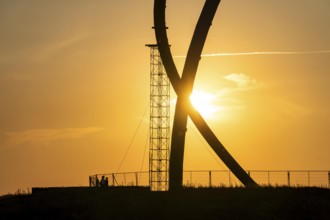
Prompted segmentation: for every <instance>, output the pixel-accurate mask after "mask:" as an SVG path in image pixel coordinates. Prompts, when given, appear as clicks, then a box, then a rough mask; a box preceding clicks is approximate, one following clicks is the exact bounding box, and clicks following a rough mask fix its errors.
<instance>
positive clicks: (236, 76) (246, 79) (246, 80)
mask: <svg viewBox="0 0 330 220" xmlns="http://www.w3.org/2000/svg"><path fill="white" fill-rule="evenodd" d="M223 78H224V79H226V80H229V81H232V82H234V83H236V84H237V85H238V87H248V86H254V85H256V84H257V80H255V79H252V78H251V77H250V76H247V75H245V74H243V73H231V74H229V75H226V76H224V77H223Z"/></svg>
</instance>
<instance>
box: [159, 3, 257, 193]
mask: <svg viewBox="0 0 330 220" xmlns="http://www.w3.org/2000/svg"><path fill="white" fill-rule="evenodd" d="M220 1H221V0H206V2H205V4H204V7H203V10H202V13H201V15H200V17H199V20H198V22H197V25H196V28H195V32H194V35H193V38H192V41H191V44H190V47H189V50H188V54H187V58H186V62H185V65H184V69H183V73H182V78H180V76H179V73H178V71H177V68H176V66H175V64H174V61H173V57H172V54H171V51H170V46H169V43H168V38H167V32H166V29H167V27H166V23H165V9H166V0H155V1H154V29H155V35H156V40H157V45H158V48H159V52H160V55H161V58H162V61H163V64H164V67H165V69H166V72H167V75H168V77H169V79H170V81H171V84H172V86H173V88H174V90H175V92H176V93H177V95H178V100H177V104H176V110H175V116H174V123H173V131H172V144H171V155H170V168H169V171H170V173H169V189H170V190H178V189H181V187H182V175H183V174H182V171H183V156H184V143H185V133H186V127H187V118H188V115H189V117H190V118H191V120H192V121H193V123H194V124H195V125H196V127H197V129H198V130H199V132H200V133H201V134H202V136H203V137H204V138H205V140H206V141H207V142H208V144H209V145H210V146H211V148H212V149H213V150H214V152H215V153H216V154H217V155H218V156H219V158H220V159H221V160H222V161H223V162H224V163H225V164H226V166H227V167H228V168H229V169H230V170H231V171H232V172H233V173H234V175H235V176H236V177H237V178H238V179H239V180H240V181H241V182H242V183H243V184H244V185H245V186H248V187H256V186H258V184H257V183H256V182H255V181H254V180H253V179H252V178H251V177H250V176H249V175H248V174H247V173H246V172H245V171H244V170H243V169H242V167H241V166H240V165H239V164H238V163H237V162H236V160H235V159H234V158H233V157H232V156H231V155H230V153H229V152H228V151H227V150H226V149H225V147H224V146H223V145H222V144H221V142H220V141H219V140H218V138H217V137H216V135H215V134H214V133H213V132H212V130H211V129H210V127H209V126H208V125H207V123H206V122H205V120H204V119H203V117H202V116H201V115H200V113H199V112H198V111H197V110H196V109H195V108H194V107H193V106H192V105H191V103H190V101H189V95H190V94H191V92H192V88H193V83H194V80H195V76H196V72H197V68H198V64H199V60H200V57H201V53H202V49H203V47H204V44H205V41H206V37H207V34H208V31H209V28H210V26H211V24H212V20H213V17H214V15H215V13H216V11H217V8H218V5H219V4H220Z"/></svg>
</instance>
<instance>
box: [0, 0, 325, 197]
mask: <svg viewBox="0 0 330 220" xmlns="http://www.w3.org/2000/svg"><path fill="white" fill-rule="evenodd" d="M203 4H204V1H203V0H194V1H191V0H180V1H174V0H168V1H167V26H168V27H169V29H168V37H169V42H170V44H171V45H172V46H171V50H172V53H173V55H174V60H175V62H176V64H177V67H178V69H179V72H182V67H183V64H184V60H185V58H184V57H185V55H186V53H187V49H188V47H189V44H190V40H191V37H192V34H193V31H194V27H195V24H196V22H197V20H198V17H199V14H200V12H201V9H202V6H203ZM329 20H330V1H328V0H313V1H312V0H299V1H298V0H291V1H286V0H267V1H265V0H250V1H246V0H230V1H229V0H222V2H221V4H220V6H219V8H218V11H217V14H216V16H215V18H214V21H213V24H212V27H211V29H210V32H209V35H208V38H207V41H206V44H205V47H204V50H203V57H202V59H201V62H200V65H199V69H198V72H197V77H196V81H195V85H194V91H195V92H200V93H204V94H207V95H208V97H210V105H212V106H213V107H212V109H213V110H214V111H212V113H211V114H208V115H205V118H206V121H207V122H208V124H209V125H210V127H211V128H212V130H213V131H214V133H215V134H216V135H217V137H218V138H219V139H220V140H221V142H222V143H223V144H224V146H225V147H226V148H227V150H228V151H229V152H230V153H231V154H232V155H233V156H234V158H235V159H236V160H237V161H238V162H239V163H240V164H241V166H242V167H243V168H244V169H247V170H248V169H250V170H273V169H274V170H281V169H283V170H295V169H296V170H330V160H329V158H330V139H329V138H328V137H329V130H330V114H329V113H330V102H329V100H330V92H329V91H328V90H329V85H330V62H329V60H330V23H329ZM152 26H153V1H152V0H140V1H133V0H128V1H121V0H99V1H89V0H70V1H67V0H56V1H55V0H50V1H42V0H30V1H24V0H11V1H9V0H0V103H1V108H0V194H4V193H8V192H14V191H15V190H17V189H27V188H31V187H47V186H80V185H81V186H85V185H88V176H89V175H92V174H96V173H111V172H126V171H140V170H148V158H147V155H148V154H147V153H146V154H145V153H144V152H145V150H147V148H148V126H149V124H148V121H149V112H148V108H149V107H148V104H149V74H150V69H149V58H150V57H149V49H148V48H147V47H145V44H148V43H155V36H154V32H153V29H152ZM171 98H172V99H175V98H176V96H175V93H174V92H173V90H172V96H171ZM210 108H211V106H210ZM173 114H174V106H172V107H171V115H172V116H173ZM209 149H210V148H209V147H208V146H207V144H206V143H205V141H204V140H203V139H202V137H201V136H200V134H198V132H197V129H196V128H195V127H194V125H193V124H192V123H191V122H189V124H188V131H187V141H186V148H185V160H184V169H190V170H191V169H192V170H211V169H212V170H224V169H226V167H225V165H223V164H221V161H220V160H219V159H215V157H214V154H213V153H212V152H211V153H210V150H209ZM126 152H127V154H126ZM125 154H126V157H124V155H125ZM123 158H124V159H123Z"/></svg>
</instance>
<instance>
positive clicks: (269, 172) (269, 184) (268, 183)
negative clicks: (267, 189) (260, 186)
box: [267, 170, 270, 186]
mask: <svg viewBox="0 0 330 220" xmlns="http://www.w3.org/2000/svg"><path fill="white" fill-rule="evenodd" d="M267 174H268V186H270V171H269V170H268V172H267Z"/></svg>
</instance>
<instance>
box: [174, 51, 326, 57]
mask: <svg viewBox="0 0 330 220" xmlns="http://www.w3.org/2000/svg"><path fill="white" fill-rule="evenodd" d="M323 53H324V54H327V53H330V50H317V51H263V52H237V53H209V54H202V55H201V57H228V56H253V55H299V54H323ZM174 57H176V58H185V57H186V56H183V55H181V56H180V55H179V56H174Z"/></svg>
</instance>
